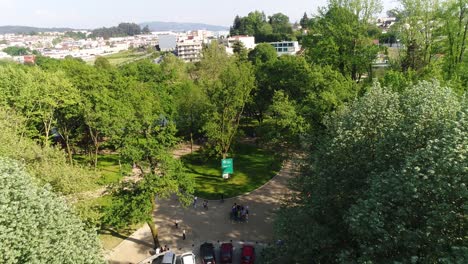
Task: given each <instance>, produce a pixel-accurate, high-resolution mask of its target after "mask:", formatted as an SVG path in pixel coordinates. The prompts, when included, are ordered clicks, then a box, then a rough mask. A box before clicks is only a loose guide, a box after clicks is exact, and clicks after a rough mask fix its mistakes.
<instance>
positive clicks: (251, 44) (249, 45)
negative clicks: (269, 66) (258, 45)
mask: <svg viewBox="0 0 468 264" xmlns="http://www.w3.org/2000/svg"><path fill="white" fill-rule="evenodd" d="M236 42H240V43H242V44H243V45H244V47H245V48H246V49H254V48H255V37H252V36H244V35H239V36H232V37H229V38H226V39H225V45H226V46H227V47H228V48H232V47H233V45H234V43H236Z"/></svg>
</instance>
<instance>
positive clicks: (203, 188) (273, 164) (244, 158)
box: [182, 144, 281, 199]
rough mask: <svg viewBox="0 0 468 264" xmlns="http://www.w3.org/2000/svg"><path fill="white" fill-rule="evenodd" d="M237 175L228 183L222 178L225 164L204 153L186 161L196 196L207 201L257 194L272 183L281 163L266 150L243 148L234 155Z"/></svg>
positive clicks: (242, 145)
mask: <svg viewBox="0 0 468 264" xmlns="http://www.w3.org/2000/svg"><path fill="white" fill-rule="evenodd" d="M232 158H233V159H234V174H233V175H232V177H231V178H230V179H228V180H225V179H223V178H222V177H221V160H220V159H218V158H210V159H208V160H206V159H204V157H203V156H202V155H201V154H200V153H193V154H189V155H186V156H184V157H182V161H183V162H184V164H185V166H186V167H187V172H188V173H189V174H190V175H192V176H193V177H194V178H195V195H197V196H199V197H201V198H206V199H220V197H221V194H224V198H228V197H234V196H237V195H240V194H244V193H247V192H250V191H252V190H255V189H256V188H258V187H260V186H262V185H263V184H265V183H266V182H267V181H269V180H270V179H271V178H272V177H273V176H275V175H276V173H278V171H279V170H280V168H281V161H279V160H278V159H276V158H275V157H274V155H273V154H272V153H270V152H268V151H266V150H264V149H260V148H258V147H256V146H254V145H249V144H239V145H238V146H237V148H236V149H235V153H234V155H232Z"/></svg>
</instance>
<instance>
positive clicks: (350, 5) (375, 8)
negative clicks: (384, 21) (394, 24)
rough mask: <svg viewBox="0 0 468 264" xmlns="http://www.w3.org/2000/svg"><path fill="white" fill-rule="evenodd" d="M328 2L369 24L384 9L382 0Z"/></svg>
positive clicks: (336, 0) (335, 0) (338, 0)
mask: <svg viewBox="0 0 468 264" xmlns="http://www.w3.org/2000/svg"><path fill="white" fill-rule="evenodd" d="M328 2H329V4H330V5H334V6H339V7H343V8H345V9H347V10H349V11H351V12H352V13H353V14H355V15H356V16H357V17H358V18H359V19H360V20H361V21H363V22H369V19H371V18H372V16H373V15H376V14H378V13H380V12H381V11H382V8H383V5H382V1H381V0H329V1H328Z"/></svg>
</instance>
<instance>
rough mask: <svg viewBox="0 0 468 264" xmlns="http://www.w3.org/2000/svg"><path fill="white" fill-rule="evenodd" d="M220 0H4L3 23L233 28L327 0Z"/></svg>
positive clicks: (295, 16)
mask: <svg viewBox="0 0 468 264" xmlns="http://www.w3.org/2000/svg"><path fill="white" fill-rule="evenodd" d="M220 2H221V1H216V0H198V1H187V0H173V1H170V5H169V4H168V2H167V1H160V0H155V1H148V0H134V1H131V2H128V1H123V0H101V1H92V0H80V1H63V0H62V1H61V0H41V1H32V0H0V10H1V11H0V12H1V16H0V26H3V25H21V26H34V27H71V28H77V29H93V28H99V27H109V26H115V25H116V24H118V23H120V22H135V23H142V22H150V21H164V22H183V23H188V22H191V23H205V24H212V25H220V26H230V25H231V24H232V22H233V19H234V17H235V16H236V15H240V16H246V15H247V14H248V13H249V12H251V11H254V10H260V11H264V12H265V14H266V15H267V16H268V15H272V14H274V13H278V12H281V13H283V14H285V15H287V16H289V18H290V20H291V22H296V21H299V20H300V18H301V17H302V15H303V14H304V12H306V13H307V14H308V15H312V14H314V13H316V12H317V9H318V7H321V6H325V5H326V2H327V1H326V0H317V1H309V0H290V1H287V2H282V1H274V2H273V1H268V0H257V1H251V0H238V1H235V2H227V3H224V4H223V5H220ZM383 4H384V9H383V11H385V10H388V9H390V8H393V7H395V6H396V5H397V2H396V1H395V0H384V1H383Z"/></svg>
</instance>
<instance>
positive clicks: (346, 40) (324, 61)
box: [303, 5, 379, 81]
mask: <svg viewBox="0 0 468 264" xmlns="http://www.w3.org/2000/svg"><path fill="white" fill-rule="evenodd" d="M368 28H369V24H368V23H367V22H363V21H361V20H360V19H359V16H358V15H356V14H354V13H353V12H352V11H351V10H349V9H347V8H344V7H340V6H336V5H330V6H329V7H328V9H325V10H323V11H322V12H321V15H320V17H319V18H318V19H316V21H315V22H314V26H313V27H312V28H311V30H310V32H309V35H308V36H307V37H305V39H304V41H303V46H304V47H305V48H307V51H306V57H307V60H308V61H310V62H312V63H315V64H319V65H322V66H325V65H328V66H331V67H333V69H335V70H337V71H339V72H341V73H342V74H343V75H344V76H346V77H349V78H352V79H353V80H358V81H359V80H360V78H361V76H362V75H363V74H364V73H370V70H371V63H372V61H373V60H374V59H375V57H376V55H377V52H378V49H379V48H378V46H377V45H374V44H373V42H372V38H371V37H370V36H369V35H368V32H367V30H368Z"/></svg>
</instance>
